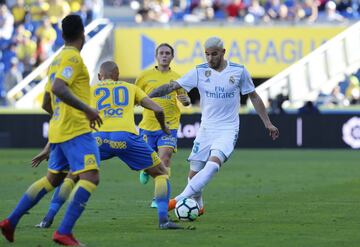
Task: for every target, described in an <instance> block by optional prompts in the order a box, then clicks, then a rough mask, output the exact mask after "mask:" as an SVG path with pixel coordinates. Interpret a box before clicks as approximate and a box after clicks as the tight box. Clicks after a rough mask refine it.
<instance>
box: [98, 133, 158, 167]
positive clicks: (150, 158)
mask: <svg viewBox="0 0 360 247" xmlns="http://www.w3.org/2000/svg"><path fill="white" fill-rule="evenodd" d="M93 136H94V137H95V138H96V142H97V145H98V147H99V151H100V159H101V160H107V159H110V158H112V157H118V158H120V159H121V160H122V161H123V162H125V163H126V164H127V165H128V166H129V167H130V168H131V169H132V170H135V171H139V170H144V169H147V168H150V167H153V166H157V165H159V164H160V163H161V160H160V158H159V156H158V155H157V153H156V152H155V151H154V150H152V149H151V147H150V146H149V145H148V144H147V143H146V142H145V141H144V140H143V139H142V137H141V136H139V135H136V134H133V133H130V132H125V131H119V132H94V133H93Z"/></svg>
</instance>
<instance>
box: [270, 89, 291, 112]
mask: <svg viewBox="0 0 360 247" xmlns="http://www.w3.org/2000/svg"><path fill="white" fill-rule="evenodd" d="M286 100H288V97H286V96H284V95H283V94H278V95H277V96H276V98H275V99H270V101H269V106H270V111H269V113H270V114H284V113H285V111H284V108H283V103H284V102H285V101H286Z"/></svg>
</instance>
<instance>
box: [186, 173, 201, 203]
mask: <svg viewBox="0 0 360 247" xmlns="http://www.w3.org/2000/svg"><path fill="white" fill-rule="evenodd" d="M190 180H191V178H189V177H188V183H189V182H190ZM202 193H203V190H201V191H200V192H197V193H195V194H194V195H193V196H192V197H191V198H192V199H194V200H195V201H196V203H197V204H198V205H199V208H203V207H204V201H203V197H202Z"/></svg>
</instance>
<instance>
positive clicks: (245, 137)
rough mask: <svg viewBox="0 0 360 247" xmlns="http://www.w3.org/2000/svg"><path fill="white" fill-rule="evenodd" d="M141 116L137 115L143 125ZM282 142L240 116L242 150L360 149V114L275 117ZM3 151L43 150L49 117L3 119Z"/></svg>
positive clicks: (192, 127)
mask: <svg viewBox="0 0 360 247" xmlns="http://www.w3.org/2000/svg"><path fill="white" fill-rule="evenodd" d="M140 119H141V115H139V114H137V115H135V120H136V122H139V121H140ZM200 120H201V115H200V114H184V115H182V117H181V126H180V128H179V130H178V134H177V137H178V147H179V148H191V147H192V144H193V141H194V139H195V137H196V134H197V132H198V130H199V127H200ZM271 120H272V121H273V123H274V124H275V125H276V126H277V127H278V128H279V130H280V138H279V139H277V140H276V141H272V139H271V138H270V137H269V135H268V133H267V130H266V129H265V128H264V126H263V123H262V121H261V120H260V118H259V117H258V116H257V115H253V114H247V115H240V122H241V124H240V131H239V139H238V141H237V144H236V147H240V148H346V149H360V114H358V115H356V114H355V115H351V114H346V115H342V114H338V115H335V114H334V115H330V114H326V115H314V116H300V115H272V116H271ZM0 121H1V123H2V124H1V125H0V148H30V147H32V148H35V147H36V148H40V147H43V146H44V145H45V144H46V142H47V134H48V126H49V125H48V121H49V117H48V116H47V115H42V114H37V115H32V114H25V115H15V114H14V115H13V114H11V115H6V114H5V115H0Z"/></svg>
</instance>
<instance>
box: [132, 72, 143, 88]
mask: <svg viewBox="0 0 360 247" xmlns="http://www.w3.org/2000/svg"><path fill="white" fill-rule="evenodd" d="M134 84H135V85H136V86H138V87H139V88H140V89H143V87H144V80H143V75H142V74H141V75H140V76H139V77H138V78H136V81H135V83H134Z"/></svg>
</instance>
